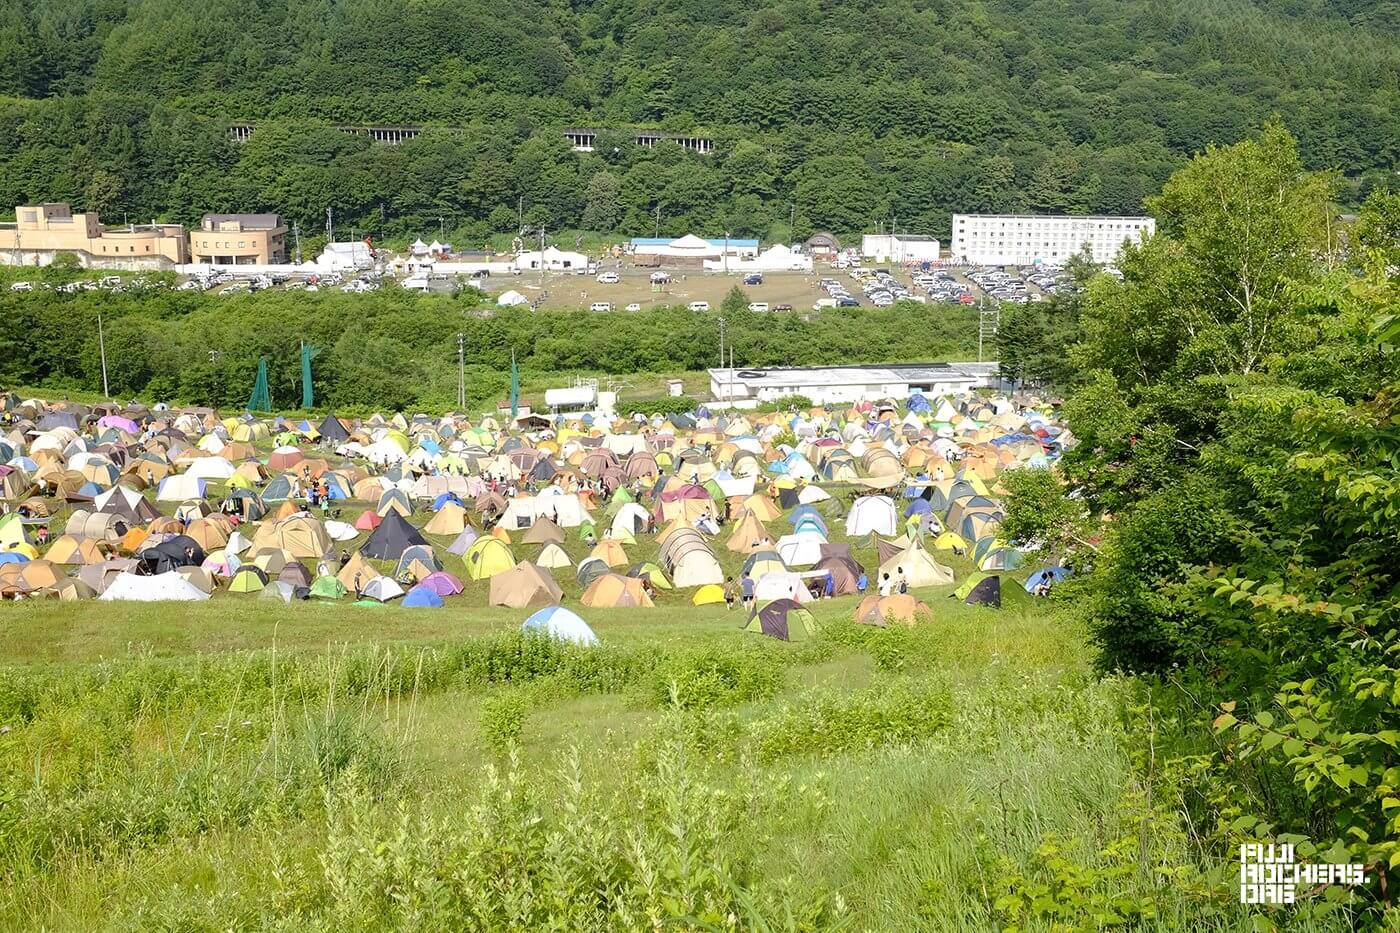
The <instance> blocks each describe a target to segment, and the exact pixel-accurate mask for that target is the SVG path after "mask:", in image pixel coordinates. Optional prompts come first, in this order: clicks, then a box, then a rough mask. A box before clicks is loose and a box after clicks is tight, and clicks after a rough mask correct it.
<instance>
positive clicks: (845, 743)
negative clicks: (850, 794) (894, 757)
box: [750, 681, 952, 761]
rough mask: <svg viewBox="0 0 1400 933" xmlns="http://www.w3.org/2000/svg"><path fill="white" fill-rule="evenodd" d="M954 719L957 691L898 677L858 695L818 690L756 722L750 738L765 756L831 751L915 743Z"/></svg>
mask: <svg viewBox="0 0 1400 933" xmlns="http://www.w3.org/2000/svg"><path fill="white" fill-rule="evenodd" d="M951 721H952V694H951V693H950V692H949V690H948V688H947V686H946V685H945V684H943V683H942V682H941V681H923V682H909V681H899V682H896V683H894V684H892V685H888V686H878V687H873V688H870V689H869V690H865V691H860V692H857V693H853V694H836V693H829V692H824V691H815V692H812V693H809V694H805V695H803V696H802V697H801V698H799V701H798V702H796V703H794V704H791V705H789V706H787V707H785V708H783V709H782V710H781V711H779V712H778V713H776V714H773V715H771V716H767V717H764V718H762V719H759V720H758V721H756V722H755V723H754V724H753V726H752V728H751V738H750V741H751V743H752V746H753V748H754V750H755V752H756V754H757V756H758V758H759V759H760V760H764V761H772V760H774V759H776V758H780V757H784V756H787V755H797V754H832V753H836V752H843V751H850V750H853V749H860V748H875V747H878V746H881V745H892V744H899V743H901V742H912V741H915V740H918V739H924V738H928V737H930V736H932V735H935V734H937V733H938V732H940V731H942V730H943V729H944V728H946V727H947V726H948V724H949V723H950V722H951Z"/></svg>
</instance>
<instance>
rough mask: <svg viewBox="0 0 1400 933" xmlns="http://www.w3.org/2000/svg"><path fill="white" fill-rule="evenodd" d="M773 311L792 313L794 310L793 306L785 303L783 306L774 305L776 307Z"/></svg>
mask: <svg viewBox="0 0 1400 933" xmlns="http://www.w3.org/2000/svg"><path fill="white" fill-rule="evenodd" d="M773 310H774V311H791V310H792V305H790V304H788V303H787V302H783V303H782V304H778V305H774V306H773Z"/></svg>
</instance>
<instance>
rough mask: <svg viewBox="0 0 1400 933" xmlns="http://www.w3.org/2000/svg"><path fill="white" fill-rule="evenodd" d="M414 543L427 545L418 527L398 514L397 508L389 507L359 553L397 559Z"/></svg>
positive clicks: (381, 558)
mask: <svg viewBox="0 0 1400 933" xmlns="http://www.w3.org/2000/svg"><path fill="white" fill-rule="evenodd" d="M415 545H422V546H423V547H428V546H429V545H428V542H427V541H425V540H423V536H422V535H421V534H419V533H418V529H417V528H414V527H413V526H412V525H410V524H409V523H408V519H406V518H404V517H403V516H402V515H400V514H399V513H398V510H397V509H389V511H388V512H386V513H385V514H384V518H383V519H382V520H381V521H380V522H379V527H378V528H376V529H374V533H373V534H371V535H370V536H369V540H368V541H366V542H365V545H364V547H362V548H360V553H361V554H363V555H364V556H365V557H373V558H375V559H377V560H398V559H399V557H400V556H401V555H402V554H403V552H404V550H405V549H407V548H410V547H414V546H415Z"/></svg>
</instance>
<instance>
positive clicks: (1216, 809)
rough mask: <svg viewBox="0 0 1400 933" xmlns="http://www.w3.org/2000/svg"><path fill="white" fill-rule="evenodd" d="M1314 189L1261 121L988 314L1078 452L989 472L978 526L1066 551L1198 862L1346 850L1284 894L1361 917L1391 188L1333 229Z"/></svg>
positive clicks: (1380, 850)
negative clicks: (987, 516)
mask: <svg viewBox="0 0 1400 933" xmlns="http://www.w3.org/2000/svg"><path fill="white" fill-rule="evenodd" d="M1337 185H1338V179H1337V178H1336V177H1335V176H1333V175H1331V174H1328V173H1321V172H1313V171H1309V170H1308V169H1307V168H1306V166H1305V165H1304V163H1303V160H1302V158H1301V156H1300V153H1299V148H1298V145H1297V141H1296V140H1295V139H1294V138H1293V137H1292V136H1291V135H1290V134H1289V133H1288V132H1287V131H1286V130H1285V129H1284V128H1283V127H1282V126H1280V125H1279V124H1277V123H1273V124H1270V125H1269V126H1267V127H1266V128H1265V129H1264V130H1263V132H1262V133H1260V134H1258V135H1257V136H1255V137H1251V138H1250V139H1248V140H1245V141H1243V142H1241V143H1238V144H1236V145H1233V146H1229V147H1220V148H1215V147H1212V148H1209V149H1208V150H1207V151H1206V152H1204V153H1203V154H1202V155H1200V156H1199V157H1198V158H1196V159H1194V160H1193V161H1192V162H1191V163H1190V164H1189V165H1187V166H1186V167H1184V168H1183V169H1181V170H1180V171H1178V172H1176V173H1175V174H1173V175H1172V177H1171V178H1170V179H1169V180H1168V182H1167V184H1166V185H1165V187H1164V188H1163V191H1162V192H1161V194H1160V195H1158V196H1156V197H1154V198H1152V199H1150V201H1149V207H1150V209H1152V210H1153V212H1154V214H1155V216H1157V217H1158V219H1159V221H1160V227H1159V231H1160V232H1159V233H1158V235H1157V236H1155V237H1154V238H1152V239H1151V240H1149V241H1148V242H1146V243H1145V244H1143V245H1142V246H1139V247H1131V248H1129V249H1128V250H1127V251H1126V253H1125V255H1124V256H1123V257H1122V260H1121V262H1120V263H1119V267H1120V270H1121V273H1122V274H1121V277H1119V278H1115V277H1113V276H1109V275H1096V276H1095V275H1087V274H1081V275H1080V276H1079V277H1078V278H1077V287H1076V288H1073V289H1071V290H1069V291H1068V292H1067V293H1066V294H1065V295H1062V296H1060V297H1058V298H1057V299H1056V300H1055V301H1053V302H1049V303H1046V304H1045V305H1044V306H1041V307H1036V308H1027V309H1024V310H1023V311H1021V312H1016V313H1013V315H1012V316H1011V319H1010V320H1011V321H1012V322H1013V324H1014V326H1013V331H1014V332H1012V333H1008V332H1007V331H1005V330H1004V331H1003V334H1002V339H1003V340H1004V341H1006V344H1005V345H1004V346H1003V349H1002V353H1003V365H1004V366H1009V367H1010V368H1011V370H1012V372H1013V374H1015V375H1018V376H1020V377H1022V378H1029V379H1032V380H1034V381H1036V382H1038V383H1041V384H1042V385H1046V386H1051V387H1053V388H1054V389H1055V390H1056V391H1057V392H1059V393H1061V394H1062V395H1063V397H1064V406H1063V412H1064V414H1065V416H1066V418H1067V420H1068V423H1069V424H1070V425H1071V427H1072V430H1073V432H1074V435H1075V436H1076V438H1077V444H1076V445H1075V446H1073V447H1072V448H1071V449H1069V450H1068V451H1066V453H1065V455H1064V457H1063V459H1062V460H1061V461H1060V464H1059V466H1058V470H1057V472H1056V473H1050V472H1045V471H1042V472H1038V473H1031V472H1021V471H1018V472H1014V473H1012V474H1009V475H1008V476H1007V477H1006V479H1005V480H1004V483H1005V485H1006V486H1007V487H1008V488H1009V490H1010V492H1011V496H1010V500H1009V511H1008V516H1007V522H1006V524H1005V525H1004V526H1003V529H1002V531H1003V533H1004V534H1006V535H1007V536H1008V537H1009V538H1010V539H1012V540H1014V541H1017V542H1019V543H1021V544H1023V545H1027V546H1029V545H1032V544H1034V545H1039V546H1040V547H1042V548H1043V549H1044V553H1045V554H1046V556H1051V555H1053V558H1052V559H1056V560H1062V561H1065V562H1067V563H1069V564H1070V566H1072V567H1074V568H1075V569H1076V570H1077V571H1078V574H1077V576H1076V577H1075V578H1073V579H1072V580H1071V581H1069V582H1066V583H1064V584H1062V585H1060V586H1058V587H1057V588H1056V590H1057V593H1058V596H1059V598H1061V599H1062V600H1063V603H1064V605H1065V607H1066V610H1067V611H1068V612H1070V613H1072V614H1073V615H1075V616H1077V617H1078V618H1080V619H1081V620H1082V621H1083V622H1084V623H1085V624H1086V626H1087V628H1088V630H1089V632H1090V633H1091V636H1092V638H1093V641H1094V644H1095V646H1096V649H1097V652H1098V662H1099V666H1100V668H1101V669H1102V670H1103V671H1105V672H1118V673H1119V674H1122V675H1131V676H1130V677H1129V678H1128V680H1127V684H1128V685H1129V688H1130V690H1131V691H1132V696H1133V697H1134V701H1135V702H1136V704H1137V707H1136V708H1135V709H1134V710H1133V711H1131V712H1129V714H1128V715H1130V716H1132V717H1133V721H1134V722H1135V724H1136V727H1137V728H1139V729H1140V730H1142V731H1143V732H1144V733H1147V734H1150V735H1151V737H1152V740H1153V742H1152V745H1151V746H1150V749H1149V748H1145V749H1144V754H1145V756H1147V755H1150V756H1152V757H1151V760H1150V761H1149V762H1148V764H1147V767H1148V769H1149V771H1150V774H1149V780H1153V781H1154V782H1155V783H1156V787H1155V790H1154V792H1157V793H1161V794H1162V795H1163V796H1162V798H1161V799H1163V800H1165V801H1166V802H1165V803H1164V805H1163V806H1164V807H1165V808H1167V809H1168V810H1171V811H1174V812H1175V813H1176V814H1179V816H1180V818H1182V819H1184V820H1185V822H1186V823H1187V824H1188V829H1189V832H1188V836H1189V837H1190V838H1191V839H1192V840H1194V842H1193V845H1195V846H1197V847H1199V850H1200V855H1201V857H1202V858H1203V859H1207V860H1211V861H1216V860H1218V861H1219V862H1220V863H1222V864H1224V863H1226V862H1229V861H1232V860H1235V859H1237V857H1238V856H1237V853H1238V851H1239V849H1238V845H1239V844H1240V843H1244V842H1254V841H1265V842H1290V843H1293V844H1295V845H1296V846H1297V853H1298V855H1299V857H1300V859H1301V860H1303V861H1311V862H1337V863H1357V864H1363V865H1365V866H1366V872H1367V874H1368V876H1369V878H1370V881H1369V883H1368V884H1367V885H1365V886H1363V887H1362V888H1361V890H1360V891H1359V892H1346V891H1343V890H1342V889H1340V888H1335V887H1334V888H1333V889H1332V890H1330V891H1324V890H1323V889H1322V887H1319V888H1317V889H1313V888H1309V887H1307V886H1302V887H1300V889H1299V892H1298V894H1299V898H1300V902H1301V904H1302V906H1301V907H1300V908H1299V909H1300V911H1301V916H1306V917H1312V918H1315V919H1316V918H1320V917H1322V916H1324V915H1326V914H1327V913H1329V912H1332V913H1338V912H1343V913H1346V914H1349V915H1350V922H1351V923H1352V924H1354V927H1353V928H1371V927H1372V926H1374V927H1375V928H1381V927H1384V926H1386V925H1387V922H1393V920H1394V915H1393V908H1391V907H1390V896H1389V895H1388V893H1387V892H1388V890H1391V889H1393V884H1394V873H1395V868H1396V867H1397V865H1400V821H1397V820H1396V818H1395V814H1396V809H1395V808H1396V806H1397V803H1396V800H1397V796H1396V790H1395V789H1396V787H1397V785H1400V782H1398V781H1397V775H1400V770H1397V769H1400V751H1397V748H1400V733H1397V731H1396V722H1397V719H1396V714H1395V708H1396V704H1397V697H1400V663H1398V662H1397V647H1396V646H1397V644H1400V486H1397V483H1396V481H1395V476H1396V473H1395V470H1396V464H1397V463H1400V432H1397V429H1396V426H1397V425H1398V424H1400V407H1398V406H1397V400H1400V358H1398V357H1397V349H1396V345H1397V343H1398V342H1400V277H1397V270H1400V195H1396V194H1392V193H1386V192H1379V191H1378V192H1376V193H1374V194H1373V195H1372V196H1371V197H1369V198H1368V199H1367V201H1366V203H1365V204H1364V205H1363V207H1362V209H1361V211H1360V213H1359V216H1358V217H1357V218H1356V220H1355V222H1354V223H1351V224H1343V223H1341V222H1340V220H1339V218H1338V217H1337V211H1336V190H1337ZM1052 341H1053V342H1054V344H1058V346H1055V345H1053V344H1052ZM1013 345H1014V347H1015V350H1014V351H1012V347H1013ZM1008 351H1012V355H1013V356H1015V353H1016V352H1019V354H1020V355H1019V356H1018V357H1015V358H1014V359H1013V360H1012V361H1011V362H1010V363H1007V357H1006V354H1007V353H1008ZM1349 893H1359V895H1360V897H1359V899H1355V900H1348V899H1347V895H1348V894H1349ZM1337 895H1342V896H1341V897H1338V896H1337ZM1387 918H1388V921H1387ZM1338 919H1341V918H1338Z"/></svg>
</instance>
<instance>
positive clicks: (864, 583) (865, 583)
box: [856, 570, 870, 596]
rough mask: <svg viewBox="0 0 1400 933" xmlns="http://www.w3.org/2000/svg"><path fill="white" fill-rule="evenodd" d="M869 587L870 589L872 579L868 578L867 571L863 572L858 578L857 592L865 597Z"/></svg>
mask: <svg viewBox="0 0 1400 933" xmlns="http://www.w3.org/2000/svg"><path fill="white" fill-rule="evenodd" d="M869 587H870V578H869V577H867V576H866V575H865V571H864V570H862V571H861V572H860V576H859V577H856V592H857V593H859V594H861V595H862V596H864V595H865V591H866V590H867V589H868V588H869Z"/></svg>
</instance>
